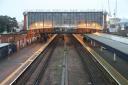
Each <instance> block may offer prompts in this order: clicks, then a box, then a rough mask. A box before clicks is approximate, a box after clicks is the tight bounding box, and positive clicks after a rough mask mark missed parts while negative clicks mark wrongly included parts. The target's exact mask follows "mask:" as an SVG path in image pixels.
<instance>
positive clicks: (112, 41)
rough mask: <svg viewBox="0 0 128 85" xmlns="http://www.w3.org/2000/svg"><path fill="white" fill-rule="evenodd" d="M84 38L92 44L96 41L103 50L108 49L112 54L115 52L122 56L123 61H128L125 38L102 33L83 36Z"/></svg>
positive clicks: (127, 45) (127, 44)
mask: <svg viewBox="0 0 128 85" xmlns="http://www.w3.org/2000/svg"><path fill="white" fill-rule="evenodd" d="M84 36H85V37H87V38H88V39H90V40H92V41H94V42H95V41H96V42H98V43H100V44H101V45H103V46H104V47H105V48H107V49H109V50H110V51H112V52H115V53H116V54H117V55H119V56H123V57H124V58H125V59H128V42H127V41H128V39H127V38H123V37H120V36H115V35H109V34H103V33H94V34H85V35H84Z"/></svg>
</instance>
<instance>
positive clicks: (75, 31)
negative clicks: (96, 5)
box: [0, 11, 128, 85]
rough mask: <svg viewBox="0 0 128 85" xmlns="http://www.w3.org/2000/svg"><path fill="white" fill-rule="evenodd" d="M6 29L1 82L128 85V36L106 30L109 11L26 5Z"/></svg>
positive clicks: (1, 51)
mask: <svg viewBox="0 0 128 85" xmlns="http://www.w3.org/2000/svg"><path fill="white" fill-rule="evenodd" d="M23 16H24V22H23V23H24V26H23V30H22V31H21V32H16V33H11V34H1V35H0V39H1V40H0V41H1V44H0V59H1V60H0V61H1V62H0V85H128V68H127V65H128V49H127V48H128V38H124V37H120V36H118V35H112V34H107V33H104V30H106V29H107V12H105V11H25V12H23Z"/></svg>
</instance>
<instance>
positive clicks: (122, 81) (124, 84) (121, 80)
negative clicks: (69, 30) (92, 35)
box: [74, 35, 128, 85]
mask: <svg viewBox="0 0 128 85" xmlns="http://www.w3.org/2000/svg"><path fill="white" fill-rule="evenodd" d="M74 37H75V38H76V39H77V40H78V41H79V42H80V43H81V44H82V45H83V47H84V48H85V49H87V50H88V51H89V52H90V53H91V55H93V57H94V58H95V59H96V61H97V62H98V63H99V64H100V65H101V66H102V67H103V68H104V69H105V70H106V71H107V72H108V73H109V74H110V75H111V77H112V78H113V79H114V80H115V81H116V82H117V83H118V84H119V85H128V80H127V79H126V78H125V77H124V76H122V75H121V74H120V73H119V72H118V71H117V70H116V69H115V68H114V67H113V66H112V65H111V64H109V63H108V62H107V61H106V59H104V58H102V57H101V56H100V55H99V54H98V53H97V52H96V51H94V50H93V49H92V48H90V47H89V46H88V45H86V44H85V42H84V41H83V38H82V37H81V36H80V35H74Z"/></svg>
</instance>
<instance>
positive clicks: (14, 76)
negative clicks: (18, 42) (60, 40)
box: [0, 35, 57, 85]
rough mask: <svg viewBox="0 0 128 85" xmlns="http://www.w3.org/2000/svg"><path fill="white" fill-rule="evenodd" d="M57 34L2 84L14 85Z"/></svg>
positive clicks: (1, 84)
mask: <svg viewBox="0 0 128 85" xmlns="http://www.w3.org/2000/svg"><path fill="white" fill-rule="evenodd" d="M56 36H57V35H54V36H53V37H52V38H51V39H50V40H49V41H48V42H47V43H46V44H44V45H43V46H42V47H41V48H40V49H39V50H38V51H36V52H35V53H34V54H33V55H32V56H31V57H29V58H28V59H27V60H26V61H25V62H24V63H23V64H22V65H21V66H20V67H19V68H17V69H16V70H15V71H14V72H13V73H12V74H10V75H9V76H8V77H7V78H6V79H5V80H3V81H2V82H1V83H0V85H12V84H13V83H14V82H15V81H16V80H17V79H18V78H19V77H20V76H21V75H22V73H23V72H25V70H26V69H27V68H28V67H29V66H30V65H31V64H32V63H33V62H34V60H35V59H36V58H37V57H38V56H39V55H40V53H41V52H42V51H44V50H45V48H46V47H47V46H48V45H49V44H50V43H51V42H52V41H53V40H54V38H55V37H56Z"/></svg>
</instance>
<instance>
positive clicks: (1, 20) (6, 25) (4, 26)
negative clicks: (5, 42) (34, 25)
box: [0, 16, 18, 33]
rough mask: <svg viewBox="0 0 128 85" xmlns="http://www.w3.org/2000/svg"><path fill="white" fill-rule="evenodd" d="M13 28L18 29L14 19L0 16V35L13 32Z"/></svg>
mask: <svg viewBox="0 0 128 85" xmlns="http://www.w3.org/2000/svg"><path fill="white" fill-rule="evenodd" d="M14 27H17V28H18V23H17V20H16V18H14V17H13V18H11V17H9V16H0V33H2V32H4V31H7V32H12V31H14Z"/></svg>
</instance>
